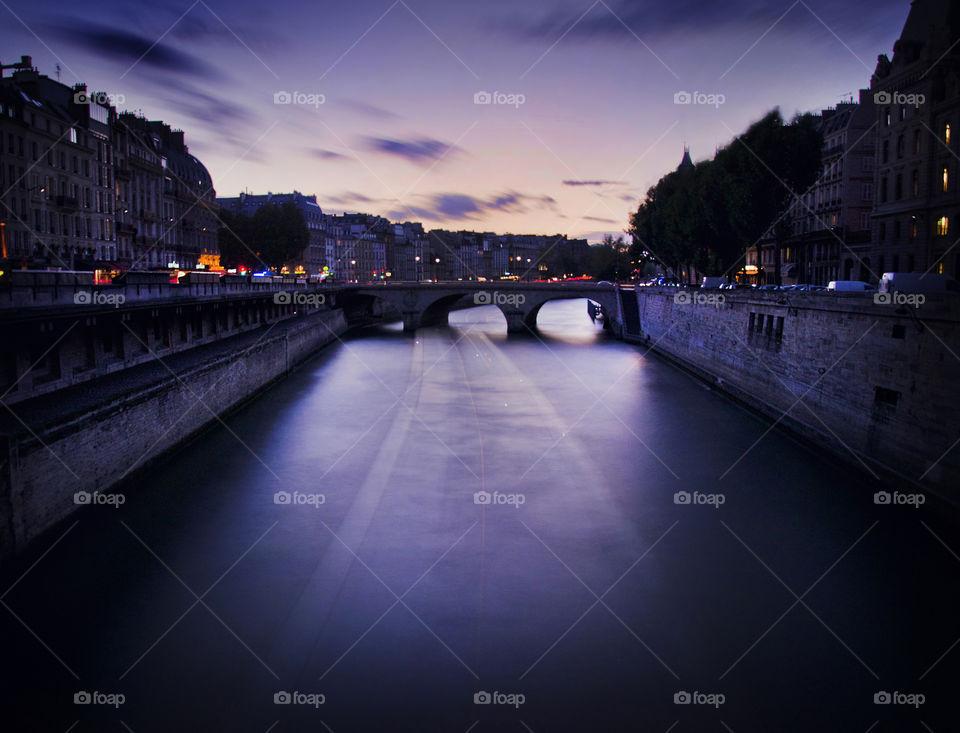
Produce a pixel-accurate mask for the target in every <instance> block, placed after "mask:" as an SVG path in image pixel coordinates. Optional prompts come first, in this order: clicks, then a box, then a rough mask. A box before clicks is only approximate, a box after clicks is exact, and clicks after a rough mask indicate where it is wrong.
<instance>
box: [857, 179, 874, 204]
mask: <svg viewBox="0 0 960 733" xmlns="http://www.w3.org/2000/svg"><path fill="white" fill-rule="evenodd" d="M860 198H861V199H862V200H864V201H870V200H871V199H872V198H873V184H872V183H864V184H863V185H862V186H861V187H860Z"/></svg>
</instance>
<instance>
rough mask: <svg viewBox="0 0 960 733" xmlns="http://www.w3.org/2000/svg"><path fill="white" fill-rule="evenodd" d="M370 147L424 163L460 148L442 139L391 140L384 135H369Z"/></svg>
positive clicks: (368, 145)
mask: <svg viewBox="0 0 960 733" xmlns="http://www.w3.org/2000/svg"><path fill="white" fill-rule="evenodd" d="M366 146H367V148H368V149H370V150H373V151H375V152H377V153H383V154H385V155H393V156H396V157H398V158H403V159H404V160H408V161H410V162H411V163H424V162H426V161H431V160H439V159H440V158H442V157H443V156H445V155H446V154H447V153H448V152H457V151H458V150H459V148H456V147H454V146H452V145H448V144H447V143H445V142H441V141H440V140H433V139H431V138H421V139H419V140H391V139H389V138H383V137H368V138H367V139H366Z"/></svg>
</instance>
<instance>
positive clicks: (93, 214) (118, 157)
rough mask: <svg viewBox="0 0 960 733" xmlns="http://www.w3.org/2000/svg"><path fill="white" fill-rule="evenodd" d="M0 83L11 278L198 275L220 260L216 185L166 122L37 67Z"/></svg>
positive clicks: (1, 224)
mask: <svg viewBox="0 0 960 733" xmlns="http://www.w3.org/2000/svg"><path fill="white" fill-rule="evenodd" d="M4 68H13V69H14V71H13V73H12V74H11V75H10V76H5V77H0V243H2V245H3V260H4V264H5V266H6V267H10V268H39V269H44V268H56V269H63V270H68V269H78V270H96V269H104V270H110V271H116V270H121V269H129V268H136V269H149V268H154V267H155V268H161V267H162V268H167V267H174V266H179V267H182V268H184V269H192V268H193V267H195V266H196V265H197V264H198V262H199V260H200V258H201V256H203V255H204V254H206V255H207V256H214V257H215V255H216V252H217V241H216V229H217V224H216V216H217V209H216V205H215V202H214V192H213V185H212V181H211V179H210V174H209V173H208V172H207V170H206V168H205V167H204V166H203V164H202V163H200V161H199V160H197V159H196V158H195V157H193V156H192V155H190V153H189V150H188V149H187V146H186V145H185V143H184V136H183V132H181V131H174V130H171V129H170V128H169V126H167V125H165V124H164V123H162V122H158V121H148V120H146V119H144V118H142V117H138V116H136V115H132V114H128V113H121V114H118V113H117V111H116V109H115V108H114V107H113V106H112V105H111V104H110V99H109V98H108V97H107V95H106V94H103V93H99V92H88V90H87V88H86V86H85V85H83V84H79V85H76V86H73V87H71V86H67V85H65V84H61V83H60V82H57V81H54V80H52V79H50V78H48V77H46V76H44V75H42V74H39V73H38V72H37V70H36V69H35V68H34V67H33V66H32V64H31V60H30V59H29V57H23V59H22V60H21V62H20V63H18V64H12V65H8V66H5V67H4Z"/></svg>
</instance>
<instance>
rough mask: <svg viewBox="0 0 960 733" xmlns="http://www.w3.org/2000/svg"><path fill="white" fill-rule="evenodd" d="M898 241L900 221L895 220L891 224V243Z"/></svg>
mask: <svg viewBox="0 0 960 733" xmlns="http://www.w3.org/2000/svg"><path fill="white" fill-rule="evenodd" d="M899 239H900V220H899V219H897V220H896V221H894V222H893V241H894V242H896V241H897V240H899ZM893 269H894V270H896V269H897V268H896V267H894V268H893Z"/></svg>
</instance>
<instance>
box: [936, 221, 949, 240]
mask: <svg viewBox="0 0 960 733" xmlns="http://www.w3.org/2000/svg"><path fill="white" fill-rule="evenodd" d="M949 230H950V220H949V219H948V218H947V217H945V216H941V217H940V218H939V219H937V236H940V237H945V236H947V232H948V231H949Z"/></svg>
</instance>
